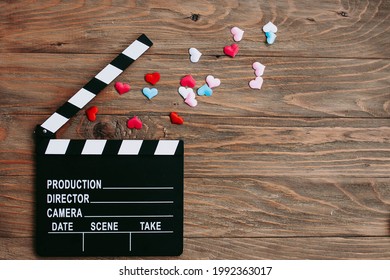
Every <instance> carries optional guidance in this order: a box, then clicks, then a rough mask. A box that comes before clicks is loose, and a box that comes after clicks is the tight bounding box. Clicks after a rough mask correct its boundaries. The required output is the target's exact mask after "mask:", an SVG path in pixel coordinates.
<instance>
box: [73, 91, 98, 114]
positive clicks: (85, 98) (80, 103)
mask: <svg viewBox="0 0 390 280" xmlns="http://www.w3.org/2000/svg"><path fill="white" fill-rule="evenodd" d="M95 96H96V95H95V94H94V93H92V92H90V91H88V90H86V89H85V88H82V89H80V90H79V91H78V92H77V93H76V94H75V95H73V96H72V98H71V99H69V101H68V102H69V103H71V104H73V105H74V106H76V107H78V108H80V109H82V108H83V107H84V106H85V105H87V104H88V102H89V101H91V100H92V99H93V98H94V97H95Z"/></svg>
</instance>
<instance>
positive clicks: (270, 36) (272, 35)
mask: <svg viewBox="0 0 390 280" xmlns="http://www.w3.org/2000/svg"><path fill="white" fill-rule="evenodd" d="M265 37H267V43H268V44H270V45H272V44H273V43H274V42H275V39H276V34H275V33H273V32H271V31H269V32H265Z"/></svg>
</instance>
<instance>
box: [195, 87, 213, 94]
mask: <svg viewBox="0 0 390 280" xmlns="http://www.w3.org/2000/svg"><path fill="white" fill-rule="evenodd" d="M197 92H198V95H206V96H211V95H212V94H213V90H212V89H211V88H210V87H209V86H208V85H207V84H204V85H203V86H201V87H200V88H198V91H197Z"/></svg>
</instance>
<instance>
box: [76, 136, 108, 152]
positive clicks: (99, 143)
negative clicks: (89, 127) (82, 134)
mask: <svg viewBox="0 0 390 280" xmlns="http://www.w3.org/2000/svg"><path fill="white" fill-rule="evenodd" d="M106 142H107V140H87V141H85V145H84V148H83V151H82V152H81V154H82V155H101V154H102V153H103V150H104V147H105V146H106Z"/></svg>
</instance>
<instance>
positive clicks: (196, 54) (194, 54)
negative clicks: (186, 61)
mask: <svg viewBox="0 0 390 280" xmlns="http://www.w3.org/2000/svg"><path fill="white" fill-rule="evenodd" d="M188 52H189V53H190V61H191V62H193V63H196V62H198V61H199V59H200V57H201V56H202V53H201V52H200V51H198V50H197V49H195V48H190V49H189V50H188Z"/></svg>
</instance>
